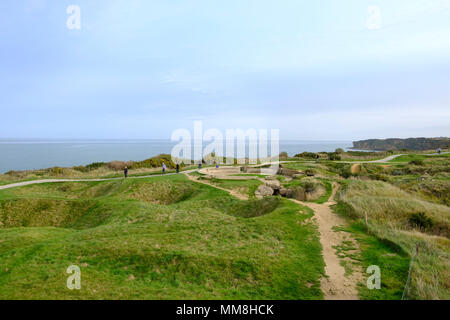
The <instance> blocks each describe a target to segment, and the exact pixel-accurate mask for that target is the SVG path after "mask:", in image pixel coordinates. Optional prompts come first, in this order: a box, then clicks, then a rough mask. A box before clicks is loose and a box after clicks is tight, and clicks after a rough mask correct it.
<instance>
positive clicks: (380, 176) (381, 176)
mask: <svg viewBox="0 0 450 320" xmlns="http://www.w3.org/2000/svg"><path fill="white" fill-rule="evenodd" d="M369 178H370V179H372V180H378V181H385V182H387V181H388V180H389V179H388V177H387V176H386V175H385V174H381V173H373V174H370V175H369Z"/></svg>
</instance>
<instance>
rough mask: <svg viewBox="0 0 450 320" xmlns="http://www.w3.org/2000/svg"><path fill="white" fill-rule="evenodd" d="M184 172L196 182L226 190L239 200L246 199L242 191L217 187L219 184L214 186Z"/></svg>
mask: <svg viewBox="0 0 450 320" xmlns="http://www.w3.org/2000/svg"><path fill="white" fill-rule="evenodd" d="M184 174H185V176H186V177H188V179H189V180H191V181H195V182H198V183H202V184H205V185H207V186H210V187H213V188H216V189H219V190H222V191H225V192H228V193H229V194H231V195H232V196H233V197H235V198H238V199H239V200H248V196H246V195H243V194H242V193H239V192H237V191H235V190H229V189H225V188H221V187H219V186H216V185H214V184H212V183H211V182H207V181H205V180H199V179H198V178H196V177H193V176H191V175H189V174H188V172H186V173H184Z"/></svg>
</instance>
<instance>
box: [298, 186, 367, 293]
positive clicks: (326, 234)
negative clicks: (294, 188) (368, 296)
mask: <svg viewBox="0 0 450 320" xmlns="http://www.w3.org/2000/svg"><path fill="white" fill-rule="evenodd" d="M337 189H338V187H337V185H336V184H333V192H332V194H331V196H330V198H329V200H328V202H325V203H323V204H318V203H314V202H304V201H298V200H294V199H290V200H292V201H294V202H295V203H298V204H300V205H302V206H306V207H309V208H311V209H312V210H314V218H315V221H316V224H317V226H318V228H319V233H320V244H321V245H322V256H323V259H324V262H325V277H323V278H322V280H321V289H322V292H323V293H324V298H325V299H326V300H358V299H359V297H358V291H357V285H358V283H359V282H362V281H363V274H362V270H361V268H360V267H358V266H356V265H354V264H353V265H352V266H351V268H352V273H351V274H346V271H345V268H344V266H343V265H342V263H347V264H351V263H352V262H351V261H350V259H348V258H340V257H339V256H338V252H337V249H336V248H337V247H340V246H342V245H343V243H347V244H348V243H351V244H352V247H354V248H356V249H355V250H353V251H354V252H355V251H356V252H359V246H358V243H357V241H356V240H355V239H353V238H352V237H351V236H350V234H349V233H347V232H344V231H339V230H336V229H335V228H336V227H343V226H346V225H347V223H346V221H345V220H344V219H343V218H342V217H340V216H338V215H337V214H335V213H334V212H333V211H332V210H331V208H330V207H331V206H332V205H334V204H336V202H335V201H334V196H335V194H336V192H337ZM347 252H348V251H347ZM354 252H352V253H354Z"/></svg>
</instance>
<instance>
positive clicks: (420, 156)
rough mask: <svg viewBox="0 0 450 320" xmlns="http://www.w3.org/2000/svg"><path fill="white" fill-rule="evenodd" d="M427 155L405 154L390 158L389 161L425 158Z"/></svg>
mask: <svg viewBox="0 0 450 320" xmlns="http://www.w3.org/2000/svg"><path fill="white" fill-rule="evenodd" d="M425 159H426V156H424V155H419V154H407V155H403V156H399V157H397V158H395V159H392V160H390V161H389V162H410V161H412V160H425Z"/></svg>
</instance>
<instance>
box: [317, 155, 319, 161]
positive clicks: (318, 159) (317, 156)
mask: <svg viewBox="0 0 450 320" xmlns="http://www.w3.org/2000/svg"><path fill="white" fill-rule="evenodd" d="M316 162H319V154H316Z"/></svg>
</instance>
